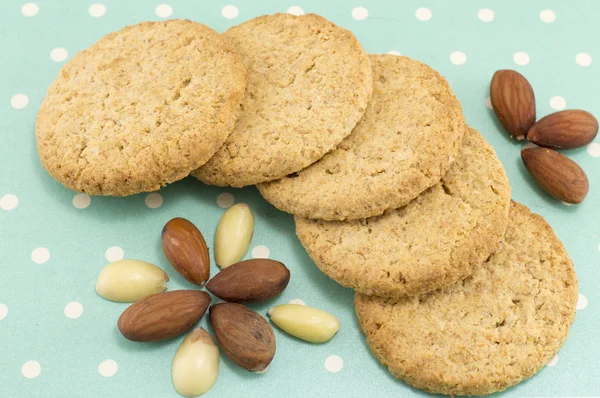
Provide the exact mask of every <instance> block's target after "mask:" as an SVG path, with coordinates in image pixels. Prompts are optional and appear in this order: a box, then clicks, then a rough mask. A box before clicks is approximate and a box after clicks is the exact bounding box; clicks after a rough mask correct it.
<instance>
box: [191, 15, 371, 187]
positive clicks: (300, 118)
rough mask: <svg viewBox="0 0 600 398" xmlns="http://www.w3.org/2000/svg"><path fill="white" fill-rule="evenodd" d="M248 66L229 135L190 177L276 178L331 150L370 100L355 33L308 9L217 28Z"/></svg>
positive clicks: (224, 181) (230, 182)
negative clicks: (239, 107)
mask: <svg viewBox="0 0 600 398" xmlns="http://www.w3.org/2000/svg"><path fill="white" fill-rule="evenodd" d="M224 36H225V37H227V38H229V39H231V40H232V42H233V43H234V44H235V47H236V51H237V52H238V53H239V54H240V55H241V56H242V57H243V59H244V64H245V66H246V69H248V88H247V95H246V98H245V99H244V102H243V103H242V112H241V114H240V116H239V120H238V122H237V124H236V126H235V129H234V131H233V133H232V134H231V135H230V136H229V138H228V139H227V141H226V142H225V144H224V145H223V146H222V147H221V148H220V149H219V151H218V152H217V153H216V155H215V156H214V157H213V158H212V159H210V161H209V162H208V163H207V164H206V165H204V166H203V167H201V168H200V169H198V170H196V171H194V172H193V173H192V175H194V176H196V177H197V178H199V179H200V180H202V181H204V182H205V183H207V184H212V185H221V186H233V187H242V186H245V185H254V184H258V183H260V182H264V181H270V180H275V179H278V178H282V177H284V176H286V175H288V174H290V173H294V172H296V171H299V170H301V169H303V168H305V167H307V166H308V165H310V164H312V163H314V162H316V161H317V160H319V159H320V158H321V157H322V156H323V155H325V154H326V153H327V152H329V151H331V150H333V149H334V148H335V147H336V146H337V145H338V144H339V143H340V142H341V141H342V140H343V139H344V138H345V137H346V136H348V135H349V134H350V133H351V132H352V129H353V128H354V126H355V125H356V123H357V122H358V121H359V120H360V118H361V117H362V115H363V114H364V112H365V109H366V107H367V103H368V102H369V99H370V98H371V93H372V89H373V88H372V79H371V65H370V63H369V58H368V56H367V54H366V53H365V52H364V50H363V49H362V47H361V46H360V44H359V43H358V41H357V40H356V38H355V37H354V35H353V34H352V33H351V32H350V31H348V30H346V29H342V28H340V27H338V26H336V25H335V24H333V23H332V22H330V21H328V20H326V19H325V18H323V17H321V16H318V15H314V14H308V15H303V16H294V15H289V14H275V15H265V16H262V17H258V18H255V19H252V20H250V21H247V22H244V23H242V24H241V25H237V26H234V27H232V28H230V29H229V30H227V31H226V32H225V33H224Z"/></svg>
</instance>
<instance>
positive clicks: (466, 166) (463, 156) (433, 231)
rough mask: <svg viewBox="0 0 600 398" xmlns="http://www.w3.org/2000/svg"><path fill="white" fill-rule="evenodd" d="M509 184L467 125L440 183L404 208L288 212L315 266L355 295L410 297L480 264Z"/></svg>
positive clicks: (497, 234)
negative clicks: (360, 213)
mask: <svg viewBox="0 0 600 398" xmlns="http://www.w3.org/2000/svg"><path fill="white" fill-rule="evenodd" d="M509 203H510V186H509V184H508V179H507V178H506V174H505V172H504V169H503V168H502V164H501V163H500V161H499V160H498V158H497V157H496V154H495V152H494V150H493V149H492V147H491V146H490V145H489V144H488V143H487V142H486V141H485V140H484V139H483V137H482V136H481V134H479V133H478V132H477V131H476V130H474V129H469V130H468V131H467V132H466V133H465V138H464V140H463V146H462V148H461V151H460V152H459V154H458V158H457V160H456V162H454V164H453V165H452V167H450V170H448V173H446V175H445V176H444V177H443V178H442V180H441V181H440V182H439V183H438V184H436V185H434V186H433V187H431V188H429V189H428V190H426V191H425V192H423V193H422V194H421V195H419V196H418V197H417V198H416V199H414V200H413V201H412V202H410V203H409V204H408V205H406V206H404V207H401V208H399V209H396V210H391V211H389V212H387V213H385V214H383V215H382V216H378V217H372V218H367V219H361V220H353V221H322V220H310V219H307V218H301V217H296V218H295V220H296V233H297V235H298V237H299V238H300V242H301V243H302V245H303V246H304V248H305V249H306V251H307V252H308V254H309V255H310V257H311V258H312V259H313V261H314V262H315V264H316V265H317V266H318V267H319V268H320V269H321V271H323V272H324V273H325V274H327V275H328V276H329V277H331V278H332V279H334V280H335V281H337V282H338V283H340V284H341V285H343V286H346V287H351V288H353V289H355V290H357V291H358V292H361V293H365V294H374V295H378V296H383V297H401V296H406V295H408V296H411V295H416V294H421V293H426V292H430V291H432V290H435V289H438V288H441V287H444V286H448V285H451V284H453V283H455V282H456V281H458V280H460V279H462V278H465V277H466V276H468V275H470V274H471V273H472V272H473V271H474V270H475V269H476V268H477V267H480V266H481V265H482V264H483V262H484V261H485V260H486V259H487V258H488V256H489V255H490V254H491V253H492V252H493V251H494V250H495V249H496V247H497V245H498V242H499V240H500V238H501V237H502V235H503V234H504V230H505V229H506V224H507V222H508V208H509Z"/></svg>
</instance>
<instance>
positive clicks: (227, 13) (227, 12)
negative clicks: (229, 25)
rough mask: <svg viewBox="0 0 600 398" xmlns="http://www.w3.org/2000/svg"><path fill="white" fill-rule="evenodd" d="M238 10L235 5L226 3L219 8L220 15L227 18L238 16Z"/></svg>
mask: <svg viewBox="0 0 600 398" xmlns="http://www.w3.org/2000/svg"><path fill="white" fill-rule="evenodd" d="M239 13H240V10H238V8H237V7H236V6H232V5H227V6H225V7H223V9H222V10H221V15H223V16H224V17H225V18H227V19H233V18H235V17H237V16H238V14H239Z"/></svg>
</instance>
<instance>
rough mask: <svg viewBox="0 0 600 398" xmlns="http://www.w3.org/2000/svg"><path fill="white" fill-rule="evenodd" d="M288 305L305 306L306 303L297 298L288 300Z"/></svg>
mask: <svg viewBox="0 0 600 398" xmlns="http://www.w3.org/2000/svg"><path fill="white" fill-rule="evenodd" d="M290 304H298V305H306V303H305V302H304V301H302V300H300V299H298V298H295V299H293V300H290Z"/></svg>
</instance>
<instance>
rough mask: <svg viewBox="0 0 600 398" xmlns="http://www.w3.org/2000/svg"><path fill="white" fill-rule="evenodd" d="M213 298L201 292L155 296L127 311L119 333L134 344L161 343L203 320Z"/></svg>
mask: <svg viewBox="0 0 600 398" xmlns="http://www.w3.org/2000/svg"><path fill="white" fill-rule="evenodd" d="M209 304H210V296H209V295H208V293H206V292H202V291H199V290H175V291H171V292H163V293H157V294H153V295H152V296H149V297H146V298H145V299H142V300H140V301H138V302H136V303H135V304H133V305H131V306H130V307H129V308H127V309H126V310H125V311H124V312H123V313H122V314H121V316H120V317H119V322H118V326H119V330H120V331H121V334H123V336H125V338H127V339H129V340H132V341H160V340H166V339H170V338H171V337H175V336H177V335H180V334H181V333H183V332H185V331H186V330H188V329H190V328H191V327H192V326H194V324H195V323H196V322H198V321H199V320H200V318H202V315H204V313H205V312H206V309H207V308H208V305H209Z"/></svg>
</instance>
